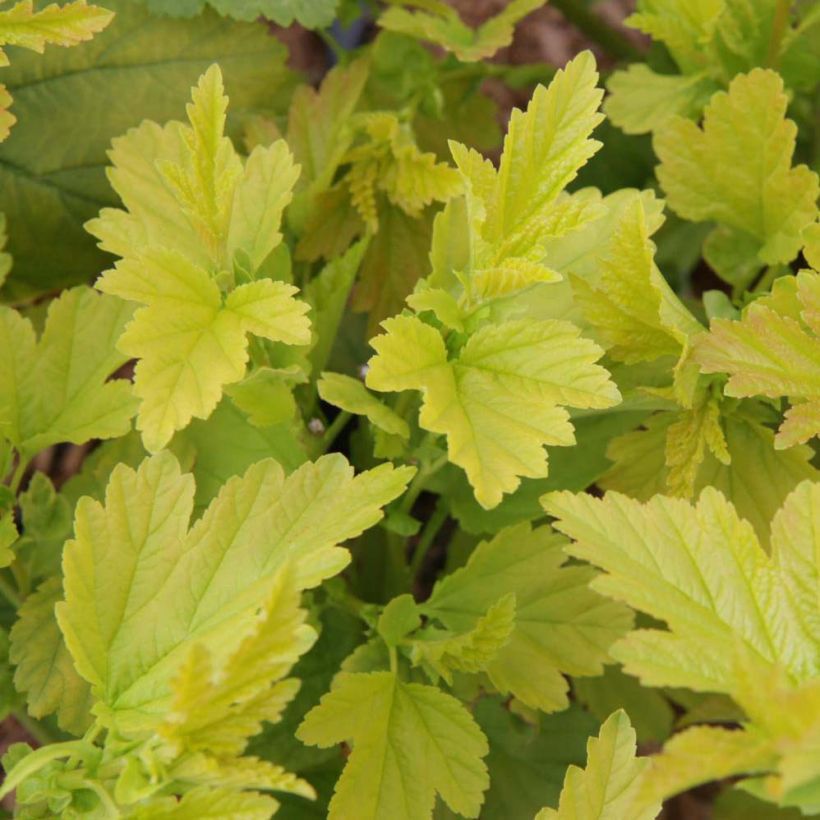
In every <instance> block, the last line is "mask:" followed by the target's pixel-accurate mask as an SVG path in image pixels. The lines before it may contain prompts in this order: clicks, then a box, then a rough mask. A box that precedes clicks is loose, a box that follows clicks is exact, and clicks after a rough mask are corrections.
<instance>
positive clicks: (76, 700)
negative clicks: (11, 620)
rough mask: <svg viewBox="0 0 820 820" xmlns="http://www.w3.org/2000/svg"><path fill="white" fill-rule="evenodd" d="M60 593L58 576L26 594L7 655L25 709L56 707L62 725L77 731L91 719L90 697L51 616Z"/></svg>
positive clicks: (36, 712) (34, 712)
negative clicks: (26, 706) (23, 693)
mask: <svg viewBox="0 0 820 820" xmlns="http://www.w3.org/2000/svg"><path fill="white" fill-rule="evenodd" d="M62 597H63V586H62V583H61V582H60V579H59V578H50V579H49V580H48V581H46V582H45V583H43V584H42V585H41V586H40V587H39V588H38V589H37V590H36V591H35V592H34V593H32V594H31V595H29V596H28V597H27V598H26V600H25V602H24V603H23V605H22V606H21V607H20V610H19V617H18V620H17V622H16V623H15V624H14V626H13V627H12V629H11V633H10V635H9V638H10V639H11V647H10V650H9V657H10V659H11V661H12V663H14V664H15V666H16V669H15V672H14V685H15V687H16V688H17V690H18V691H19V692H25V693H26V702H27V705H28V712H29V714H30V715H31V716H32V717H35V718H41V717H44V716H45V715H49V714H52V713H53V712H56V713H57V722H58V723H59V725H60V727H61V728H63V729H65V730H66V731H67V732H71V733H72V734H75V735H81V734H82V733H83V732H84V731H85V730H86V729H87V728H88V726H89V724H90V722H91V721H90V714H89V709H90V707H91V705H92V703H93V701H92V700H91V690H90V687H89V685H88V683H87V682H86V681H85V680H83V679H82V678H81V677H80V676H79V675H78V674H77V670H76V669H75V668H74V663H73V662H72V660H71V655H70V654H69V652H68V649H67V648H66V645H65V642H64V641H63V636H62V635H61V634H60V628H59V627H58V626H57V621H56V620H55V618H54V605H55V604H56V603H57V602H58V601H60V600H62Z"/></svg>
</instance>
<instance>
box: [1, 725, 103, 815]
mask: <svg viewBox="0 0 820 820" xmlns="http://www.w3.org/2000/svg"><path fill="white" fill-rule="evenodd" d="M26 717H28V716H26ZM87 749H88V747H87V745H86V743H85V741H84V740H73V741H69V742H67V743H55V744H52V745H50V746H42V747H40V748H39V749H37V750H35V751H33V752H32V753H31V754H29V755H26V757H24V758H23V759H22V760H21V761H20V762H19V763H18V764H17V765H16V766H15V767H14V768H13V769H12V770H11V771H10V772H8V773H7V774H6V779H5V780H4V781H3V786H2V788H0V800H1V799H2V798H4V797H5V796H6V795H7V794H11V792H13V791H14V790H15V789H16V788H17V786H18V785H19V784H20V783H22V782H23V781H24V780H25V779H26V778H27V777H30V776H31V775H33V774H36V773H37V772H38V771H40V769H42V768H43V766H46V765H47V764H49V763H51V761H52V760H59V759H60V758H61V757H71V755H72V754H74V752H79V753H81V754H82V753H84V752H85V751H86V750H87Z"/></svg>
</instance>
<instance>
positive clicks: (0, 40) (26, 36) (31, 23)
mask: <svg viewBox="0 0 820 820" xmlns="http://www.w3.org/2000/svg"><path fill="white" fill-rule="evenodd" d="M113 16H114V15H113V14H112V13H111V12H110V11H108V10H106V9H104V8H100V7H99V6H89V5H87V4H86V0H74V2H71V3H68V4H67V5H65V6H58V5H57V4H56V3H51V4H50V5H48V6H45V7H44V8H41V9H37V10H35V8H34V4H33V3H32V0H20V2H17V3H15V4H14V6H12V7H11V8H9V9H3V10H0V46H6V45H11V46H20V47H22V48H27V49H29V50H31V51H36V52H39V53H40V54H42V53H43V51H45V47H46V45H50V44H51V45H58V46H76V45H78V44H79V43H82V42H83V41H84V40H90V39H91V38H92V37H93V36H94V35H95V34H97V33H99V32H100V31H102V30H103V29H104V28H105V27H106V26H107V25H108V24H109V23H110V22H111V19H112V18H113ZM8 63H9V60H8V56H7V55H6V54H5V52H4V51H3V49H2V48H0V65H3V66H6V65H8ZM0 97H2V99H0V142H2V141H3V140H4V139H6V137H8V135H9V129H10V128H11V126H12V125H13V124H14V122H15V120H16V118H15V117H14V115H12V114H9V113H8V112H7V110H6V109H7V108H8V106H9V105H11V97H10V96H9V94H8V92H7V91H6V87H5V86H0ZM0 284H2V278H0Z"/></svg>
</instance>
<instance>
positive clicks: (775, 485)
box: [598, 407, 820, 544]
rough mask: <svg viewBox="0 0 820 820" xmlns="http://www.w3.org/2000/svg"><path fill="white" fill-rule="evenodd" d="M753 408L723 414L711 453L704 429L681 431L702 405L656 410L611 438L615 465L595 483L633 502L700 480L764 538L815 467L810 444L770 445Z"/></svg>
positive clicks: (813, 476) (685, 492)
mask: <svg viewBox="0 0 820 820" xmlns="http://www.w3.org/2000/svg"><path fill="white" fill-rule="evenodd" d="M755 409H756V411H757V412H749V411H748V410H746V411H738V412H735V413H725V414H723V413H722V414H721V417H720V419H719V426H720V430H721V432H722V436H720V435H718V436H717V441H715V442H713V444H717V445H718V450H717V453H716V452H715V451H714V450H713V449H712V447H711V446H710V445H709V444H708V441H707V440H706V437H705V436H704V435H703V434H702V433H701V435H696V436H694V437H692V438H688V437H687V435H688V434H687V431H692V430H693V429H694V430H695V431H696V432H697V430H698V424H697V423H696V422H695V417H696V416H698V415H701V414H702V413H703V410H702V409H699V408H697V407H696V408H693V409H692V410H681V411H678V412H669V413H659V414H656V415H655V416H653V417H652V418H650V419H648V420H647V421H646V422H644V429H639V430H633V431H632V432H629V433H626V434H625V435H622V436H618V437H617V438H613V439H612V440H611V441H610V443H609V447H608V449H607V454H608V456H609V458H610V459H611V460H612V462H613V464H612V466H611V467H610V469H609V470H608V471H607V472H606V473H605V474H604V475H603V477H602V478H601V479H600V481H599V482H598V484H599V486H600V487H601V488H602V489H604V490H617V491H618V492H621V493H625V494H626V495H629V496H631V497H632V498H635V499H637V500H638V501H648V500H649V499H650V498H651V497H652V496H653V495H655V494H658V493H660V494H662V495H670V494H673V491H674V490H675V489H677V490H678V494H679V495H681V496H682V497H685V498H694V497H696V496H697V495H699V494H700V492H701V491H702V490H703V489H704V488H705V487H707V486H713V487H715V488H716V489H717V490H719V491H720V492H722V493H723V494H724V495H725V496H726V498H727V499H729V500H730V501H731V502H732V503H733V505H734V507H735V509H736V510H737V512H738V514H739V515H740V516H741V518H744V519H746V520H747V521H748V522H749V523H750V524H751V525H752V526H753V527H754V529H755V532H756V533H757V537H758V538H759V539H760V540H761V543H763V544H768V539H769V524H770V523H771V520H772V518H773V517H774V514H775V513H776V512H777V510H778V509H780V507H781V506H782V504H783V502H784V501H785V500H786V497H787V496H788V495H789V493H791V492H792V490H794V489H795V487H797V485H798V484H800V483H801V482H803V481H806V480H810V481H816V480H817V479H818V478H820V473H818V471H817V470H816V469H815V468H814V467H813V466H812V464H811V460H812V457H813V452H812V450H811V449H810V448H809V447H802V446H797V447H790V448H788V449H786V450H777V449H775V447H776V439H775V436H774V434H773V433H772V431H771V430H770V429H769V427H767V426H765V424H764V423H763V422H765V421H766V420H767V418H768V417H767V415H765V414H763V413H761V412H759V411H760V409H761V408H759V407H758V408H755ZM675 426H677V429H676V430H675V429H673V428H674V427H675ZM670 430H673V435H672V437H671V440H670V436H669V431H670ZM716 432H717V431H716V430H713V433H716ZM721 438H725V448H726V450H725V452H723V450H722V449H720V448H722V446H723V445H722V443H721V441H720V439H721ZM670 441H671V445H670ZM667 448H669V449H671V450H672V454H673V455H674V454H676V453H677V456H679V458H677V465H678V467H677V471H676V472H677V476H674V475H673V476H672V478H671V480H670V469H669V464H667V459H666V455H665V453H666V450H667ZM699 448H702V449H700V450H699ZM721 452H723V455H724V456H726V455H728V458H729V461H728V463H726V460H725V457H722V458H719V457H718V456H719V455H720V454H721ZM681 457H682V458H681ZM675 460H676V459H675V458H673V461H675ZM692 473H694V479H693V483H692V484H691V487H690V486H689V484H688V481H689V480H690V479H691V478H692ZM684 479H685V483H681V482H682V481H683V480H684Z"/></svg>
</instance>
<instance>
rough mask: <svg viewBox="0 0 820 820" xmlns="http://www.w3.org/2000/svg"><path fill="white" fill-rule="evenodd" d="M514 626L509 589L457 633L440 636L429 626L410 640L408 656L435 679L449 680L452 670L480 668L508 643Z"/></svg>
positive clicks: (513, 609) (475, 670) (487, 664)
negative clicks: (470, 626)
mask: <svg viewBox="0 0 820 820" xmlns="http://www.w3.org/2000/svg"><path fill="white" fill-rule="evenodd" d="M514 629H515V594H514V593H512V592H510V593H508V594H507V595H504V596H503V597H501V598H499V599H498V601H496V602H495V603H494V604H493V605H492V606H491V607H489V609H488V610H487V612H486V614H484V615H482V616H481V617H479V618H478V619H477V620H476V622H475V625H474V626H473V627H472V628H471V629H470V630H469V631H467V632H463V633H462V634H460V635H447V634H446V633H444V636H443V637H442V636H441V633H440V631H438V630H430V631H429V632H428V634H427V635H424V636H423V637H421V638H420V639H419V640H416V641H413V643H412V645H411V649H410V658H411V660H412V662H413V664H414V665H415V666H421V667H423V668H424V669H425V671H427V673H428V674H429V675H431V677H432V678H433V680H434V682H436V683H437V682H438V680H437V679H438V677H442V678H444V680H445V681H447V683H448V684H449V685H451V686H452V683H453V675H452V673H453V672H467V673H475V672H481V671H483V670H485V669H487V667H488V666H489V665H490V664H491V663H492V661H493V660H494V659H495V658H496V656H497V655H498V653H499V651H500V650H501V649H502V648H503V647H504V646H505V645H506V644H507V643H508V641H509V640H510V635H511V634H512V632H513V630H514Z"/></svg>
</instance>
